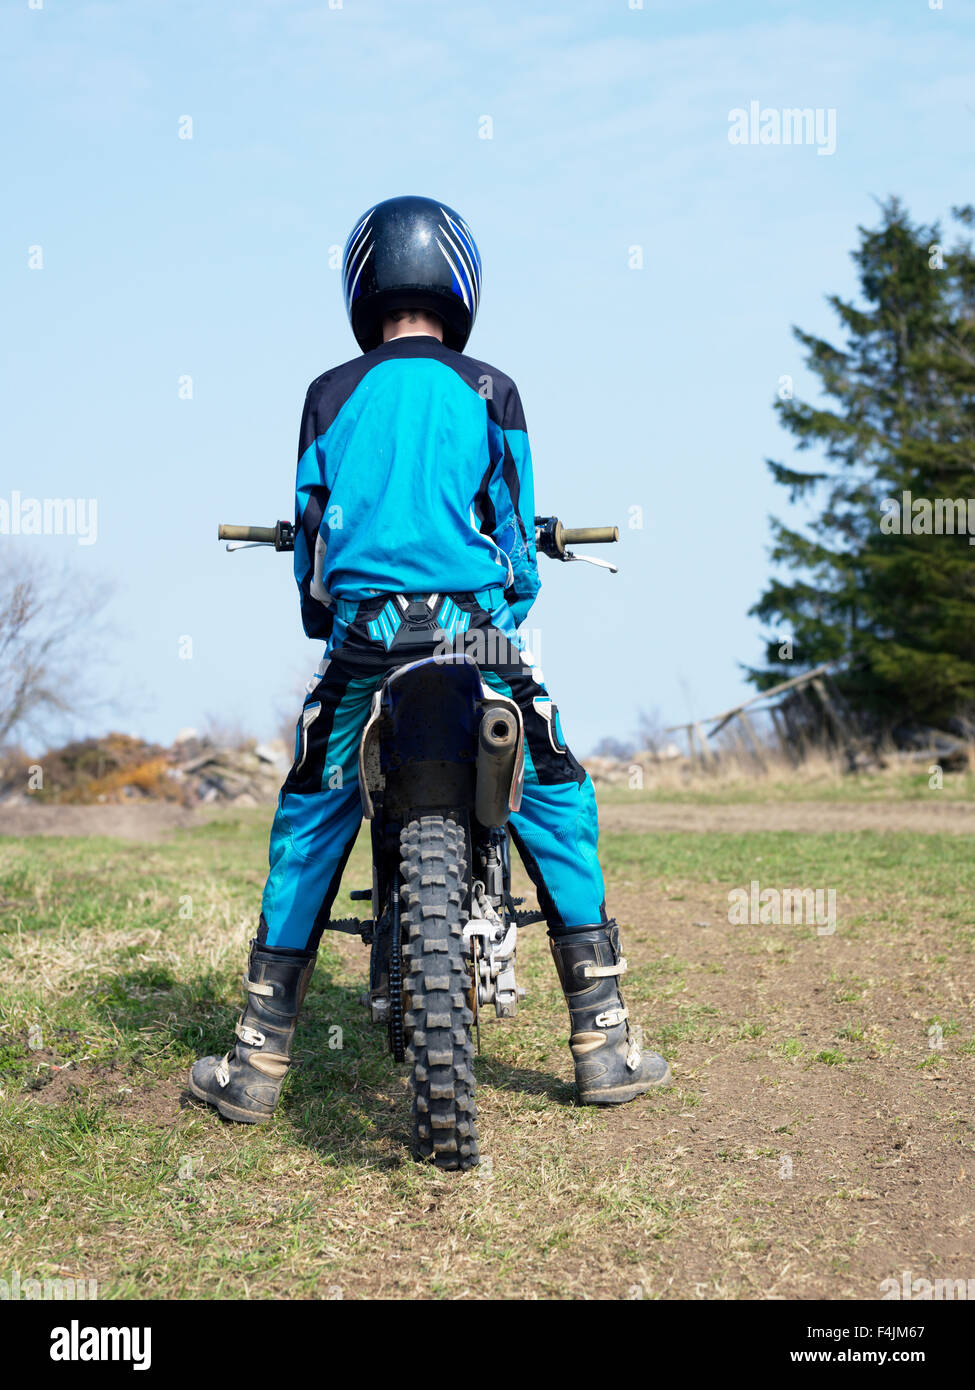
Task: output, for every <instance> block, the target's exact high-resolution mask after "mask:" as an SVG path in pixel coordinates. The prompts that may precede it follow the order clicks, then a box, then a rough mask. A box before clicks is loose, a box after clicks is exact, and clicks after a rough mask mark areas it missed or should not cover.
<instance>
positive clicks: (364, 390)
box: [189, 197, 670, 1124]
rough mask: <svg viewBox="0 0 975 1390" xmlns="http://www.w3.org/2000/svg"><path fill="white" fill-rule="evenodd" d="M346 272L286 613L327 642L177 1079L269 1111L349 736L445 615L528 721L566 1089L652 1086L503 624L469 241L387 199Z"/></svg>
mask: <svg viewBox="0 0 975 1390" xmlns="http://www.w3.org/2000/svg"><path fill="white" fill-rule="evenodd" d="M343 281H344V289H345V304H346V310H347V312H348V315H349V320H350V322H351V325H352V331H353V333H354V334H355V337H356V341H357V342H358V344H359V347H360V348H361V349H362V352H363V354H364V356H362V357H359V358H356V359H354V360H353V361H351V362H346V363H345V364H343V365H342V366H340V367H337V368H335V369H334V370H333V371H330V372H326V373H325V374H324V375H323V376H320V377H319V378H318V379H317V380H316V381H314V382H312V384H311V386H310V387H309V389H308V395H307V397H306V400H305V408H304V414H303V417H302V424H301V439H300V445H299V451H298V477H297V484H296V494H297V502H296V513H297V515H296V538H295V577H296V579H297V581H298V588H299V590H300V593H301V612H302V621H303V623H304V628H305V632H306V633H307V635H308V636H309V637H311V638H315V639H318V640H324V641H325V642H326V643H327V646H326V650H325V657H324V660H323V661H322V664H321V665H320V666H319V668H318V671H317V673H316V675H315V677H314V678H313V680H312V681H311V682H310V683H309V687H308V689H309V694H308V698H307V699H306V700H305V703H304V708H303V710H302V713H301V718H300V720H299V723H298V729H297V740H296V750H295V761H294V765H293V766H292V768H291V771H290V773H289V774H288V778H287V780H286V782H285V784H284V787H283V788H282V791H281V796H280V798H279V801H278V809H277V813H276V815H275V818H274V824H273V827H272V830H271V845H270V853H269V860H270V873H269V875H268V879H267V884H266V886H265V889H264V897H263V901H262V912H261V921H260V927H259V929H258V933H257V938H256V940H255V941H253V942H252V943H251V953H250V964H249V970H248V974H247V976H246V977H245V980H244V986H245V989H246V991H247V1004H246V1007H245V1009H244V1012H243V1014H242V1015H241V1018H240V1020H239V1021H238V1023H237V1025H236V1034H237V1041H236V1042H235V1044H234V1045H233V1047H232V1048H231V1049H230V1051H229V1052H228V1053H227V1054H226V1055H225V1056H224V1057H222V1058H219V1057H204V1058H202V1059H201V1060H200V1061H198V1062H197V1063H196V1064H195V1065H194V1067H193V1069H192V1072H191V1073H190V1081H189V1089H190V1092H191V1093H192V1094H193V1095H194V1096H196V1097H197V1098H198V1099H200V1100H204V1101H207V1102H208V1103H209V1104H211V1105H214V1106H216V1108H217V1109H218V1110H219V1111H220V1113H221V1115H223V1116H224V1117H225V1118H227V1119H232V1120H238V1121H241V1122H244V1123H250V1124H254V1123H259V1122H262V1121H266V1120H268V1119H270V1117H271V1115H272V1113H273V1111H274V1107H275V1105H276V1104H277V1101H278V1097H279V1095H280V1092H281V1085H282V1082H283V1080H284V1077H285V1075H286V1073H287V1071H288V1067H289V1064H290V1055H291V1043H292V1039H293V1037H294V1031H295V1026H296V1024H297V1019H298V1013H299V1010H300V1007H301V1002H302V999H303V998H304V994H305V990H306V989H307V986H308V981H309V978H310V976H311V972H312V969H313V967H314V961H315V953H316V951H317V949H318V943H319V940H320V939H321V934H322V932H323V930H324V929H325V927H326V924H327V922H328V919H329V913H330V910H331V907H332V903H333V901H334V899H335V895H336V893H337V892H338V887H339V882H340V879H341V876H342V870H343V868H344V867H345V863H346V860H347V859H348V856H349V853H350V852H351V849H352V846H353V843H354V842H355V838H356V835H357V834H358V830H359V825H360V821H361V817H362V811H361V804H360V799H359V790H358V784H357V752H358V746H359V740H360V736H361V733H362V729H363V726H364V724H365V721H366V718H367V715H368V712H369V706H370V701H371V698H372V695H373V692H374V691H375V690H376V688H377V686H378V685H379V683H380V681H381V680H382V677H383V676H384V674H385V673H386V672H387V671H388V670H390V669H392V668H394V667H396V666H398V665H401V664H402V663H403V662H404V661H409V660H415V659H417V657H418V656H420V655H422V654H426V655H432V654H433V653H434V651H435V649H436V647H437V646H438V644H439V643H440V642H442V640H443V637H444V632H445V631H448V632H449V633H450V634H451V635H453V634H455V633H456V632H457V631H458V630H460V631H462V632H463V631H467V630H469V629H472V628H473V629H480V630H482V631H483V634H484V637H485V639H486V640H485V641H483V642H482V643H479V644H477V645H476V647H475V651H478V650H479V651H483V652H484V654H485V659H484V661H483V662H481V663H480V665H481V670H482V672H483V674H484V678H485V680H486V681H487V682H488V683H489V684H490V685H492V687H493V688H495V689H496V690H498V691H500V692H501V693H503V694H505V695H510V696H511V697H512V698H514V699H515V700H516V701H517V702H518V705H519V707H520V709H521V713H522V718H523V720H524V727H525V777H524V791H523V795H522V803H521V809H520V811H519V812H518V813H517V814H516V815H513V816H512V817H511V820H510V823H509V831H510V834H511V838H512V840H513V841H514V843H515V845H516V846H517V848H518V851H519V853H520V855H521V857H522V860H523V861H524V864H525V867H526V869H527V870H528V873H529V875H530V877H531V879H532V882H533V883H534V885H535V889H536V892H537V894H538V900H539V903H540V905H541V908H542V911H543V912H544V914H545V919H546V921H547V923H548V931H549V938H550V945H551V950H552V955H553V957H554V959H555V965H556V969H557V970H558V974H559V979H560V981H561V984H562V988H563V991H564V993H565V997H566V1002H567V1004H568V1008H569V1018H570V1025H571V1037H570V1040H569V1045H570V1048H571V1051H572V1056H573V1060H574V1063H575V1075H576V1085H577V1089H578V1095H579V1100H580V1102H581V1103H583V1104H596V1105H612V1104H619V1103H621V1102H624V1101H629V1100H633V1099H635V1098H636V1097H637V1096H638V1095H641V1094H643V1093H644V1092H645V1091H648V1090H649V1089H650V1088H651V1087H657V1086H666V1085H668V1084H669V1081H670V1069H669V1067H668V1065H667V1063H666V1061H665V1060H664V1058H663V1057H660V1056H658V1055H657V1054H656V1053H653V1052H642V1051H641V1049H640V1047H639V1046H638V1045H637V1043H636V1042H635V1040H634V1039H633V1038H632V1037H631V1034H630V1030H629V1025H628V1023H627V1016H628V1015H627V1010H626V1009H625V1007H624V1005H623V1001H622V999H621V998H620V993H619V986H618V978H619V976H620V975H622V974H623V972H624V971H625V970H626V961H625V960H624V959H623V958H622V956H621V954H620V944H619V932H618V929H617V927H616V924H615V922H613V921H612V920H611V919H609V918H607V916H606V909H605V903H604V894H603V878H602V872H601V870H600V867H599V860H598V858H597V854H596V841H597V835H598V827H597V815H596V800H595V794H594V792H593V787H592V782H591V780H590V779H589V777H588V775H587V774H586V772H585V770H584V769H583V768H582V767H581V766H580V764H579V763H578V762H577V761H576V759H575V758H574V757H573V755H572V754H571V752H570V751H569V749H568V747H567V746H566V744H565V741H564V739H563V737H562V730H561V726H560V724H559V718H558V710H557V708H556V707H555V705H554V704H553V703H552V701H551V698H550V697H549V695H548V692H547V691H546V689H545V686H544V684H543V683H542V674H541V671H539V670H538V668H537V667H535V666H534V665H533V663H532V658H531V654H530V653H529V651H528V649H527V647H526V646H525V644H524V642H523V640H522V639H521V638H520V636H519V635H518V630H517V629H518V625H519V624H520V623H521V622H523V621H524V619H525V617H526V616H527V613H528V610H529V609H530V607H531V605H532V602H533V600H534V598H535V595H536V594H537V593H538V589H539V579H538V571H537V565H536V556H535V527H534V510H535V501H534V488H533V483H532V466H531V454H530V451H529V447H528V436H527V434H526V431H525V419H524V415H523V413H522V407H521V401H520V399H519V396H518V391H517V388H516V387H515V384H514V382H513V381H512V380H511V379H510V378H509V377H507V376H505V375H504V374H503V373H501V372H498V371H496V370H495V369H494V368H493V367H489V366H488V365H487V364H486V363H484V362H479V361H476V360H475V359H474V358H471V357H468V356H465V355H464V353H463V349H464V347H465V345H466V343H467V339H468V336H469V335H470V332H471V329H472V327H473V324H474V318H475V315H476V313H477V307H478V301H479V298H480V292H481V258H480V254H479V252H478V249H477V246H476V244H475V242H474V238H473V236H472V235H471V232H470V229H469V227H468V226H467V224H466V222H465V221H464V220H463V218H461V217H460V216H459V215H458V214H457V213H456V212H454V211H453V210H452V209H451V208H449V207H446V206H445V205H443V204H441V203H438V202H436V201H435V200H432V199H429V198H414V197H403V198H391V199H388V200H387V201H386V202H383V203H379V204H377V205H376V206H375V207H373V208H371V209H370V210H369V212H367V213H366V214H365V216H364V217H362V218H361V219H360V221H359V222H358V223H357V224H356V226H355V228H354V229H353V231H352V233H351V235H350V237H349V239H348V242H347V243H346V248H345V255H344V261H343ZM418 599H423V600H425V601H426V603H427V606H428V607H429V610H430V612H431V613H432V614H434V616H435V617H436V619H437V623H438V624H439V627H438V630H437V631H431V637H430V643H429V651H428V652H426V653H423V652H421V651H419V650H418V649H417V636H416V632H415V631H414V630H412V629H411V627H410V624H408V623H406V622H405V621H404V620H403V619H402V617H401V615H402V613H403V612H404V611H405V609H406V607H407V605H408V602H409V601H416V600H418ZM407 642H408V643H409V651H408V654H406V655H404V652H405V650H406V646H407ZM465 649H469V647H466V646H465Z"/></svg>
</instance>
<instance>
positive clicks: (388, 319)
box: [383, 309, 443, 343]
mask: <svg viewBox="0 0 975 1390" xmlns="http://www.w3.org/2000/svg"><path fill="white" fill-rule="evenodd" d="M421 336H422V337H428V338H436V339H437V340H438V341H439V342H441V343H442V342H443V322H442V321H441V320H440V319H439V318H438V317H437V315H436V314H431V313H428V312H427V310H426V309H393V310H392V312H391V313H388V314H387V315H386V316H385V318H384V319H383V342H384V343H388V342H389V341H390V339H392V338H417V337H421Z"/></svg>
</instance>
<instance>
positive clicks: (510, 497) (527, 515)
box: [489, 383, 541, 625]
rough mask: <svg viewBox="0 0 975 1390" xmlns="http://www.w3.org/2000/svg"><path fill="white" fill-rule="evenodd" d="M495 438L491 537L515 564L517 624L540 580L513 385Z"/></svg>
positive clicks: (511, 595) (531, 491)
mask: <svg viewBox="0 0 975 1390" xmlns="http://www.w3.org/2000/svg"><path fill="white" fill-rule="evenodd" d="M497 438H498V450H499V454H500V457H499V458H498V461H497V466H496V468H495V470H494V472H493V475H492V480H491V487H490V489H489V490H490V495H491V501H492V504H493V507H494V515H495V527H494V531H493V537H494V540H495V541H496V542H497V544H498V546H499V547H500V548H501V550H503V551H504V553H505V554H506V555H507V557H508V560H509V562H510V565H511V577H510V583H509V584H508V587H507V588H506V589H505V599H506V600H507V602H508V606H509V607H510V609H511V611H512V614H513V616H514V619H515V622H516V623H518V624H519V625H520V624H521V623H523V622H524V620H525V618H527V616H528V613H529V611H530V609H531V606H532V604H533V603H534V602H535V597H536V595H537V593H538V591H539V589H540V588H541V580H540V579H539V577H538V558H537V555H536V553H535V484H534V479H533V477H532V457H531V447H530V445H529V443H528V430H527V428H526V425H525V415H524V411H523V409H522V404H521V398H520V396H519V395H518V391H517V388H516V387H515V386H514V383H512V385H511V389H510V391H509V393H508V396H507V398H506V400H505V403H504V408H503V411H502V414H501V428H500V430H499V431H498V437H497Z"/></svg>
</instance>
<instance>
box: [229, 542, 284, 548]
mask: <svg viewBox="0 0 975 1390" xmlns="http://www.w3.org/2000/svg"><path fill="white" fill-rule="evenodd" d="M268 545H269V546H270V547H271V549H272V550H273V549H274V542H273V541H228V542H227V549H228V550H257V549H259V548H260V549H263V548H264V546H268Z"/></svg>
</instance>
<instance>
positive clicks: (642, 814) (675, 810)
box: [0, 793, 975, 840]
mask: <svg viewBox="0 0 975 1390" xmlns="http://www.w3.org/2000/svg"><path fill="white" fill-rule="evenodd" d="M225 809H226V808H225ZM230 809H231V810H232V808H230ZM272 812H273V807H272V806H270V805H269V806H268V807H267V808H266V813H267V823H268V826H270V823H271V815H272ZM248 814H257V812H256V811H249V812H248ZM219 815H220V811H215V810H214V809H213V808H211V807H205V808H201V809H199V810H197V809H194V808H192V807H185V806H176V805H171V804H169V803H166V802H149V803H140V804H137V805H133V806H49V805H48V806H44V805H30V804H28V805H24V804H18V805H6V806H0V836H2V835H13V836H16V837H18V838H21V837H24V836H29V835H68V836H77V835H108V836H112V837H117V838H119V839H123V840H157V839H159V838H160V837H161V836H165V835H166V834H167V833H169V832H171V831H173V830H176V829H182V828H193V827H196V826H202V825H205V824H206V823H207V822H208V821H210V820H212V819H213V818H214V816H219ZM599 824H600V827H601V828H602V829H603V830H610V831H612V830H624V831H625V830H628V831H636V832H654V831H675V830H683V831H692V832H698V833H703V832H708V831H730V832H732V833H740V834H744V833H747V832H749V831H756V830H759V831H761V830H795V831H808V832H811V833H817V832H818V833H822V832H824V831H849V830H880V831H882V830H913V831H915V832H916V833H917V834H919V835H975V803H973V802H965V801H943V800H942V801H939V800H938V798H937V794H936V793H932V794H931V799H930V801H923V802H921V801H878V802H858V803H853V804H844V803H842V802H836V801H795V802H774V801H771V802H764V803H761V804H754V803H751V802H733V803H730V804H729V805H722V806H714V805H693V804H679V803H674V802H652V801H642V802H635V803H633V804H632V805H626V804H620V803H606V804H603V805H601V806H600V808H599Z"/></svg>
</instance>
